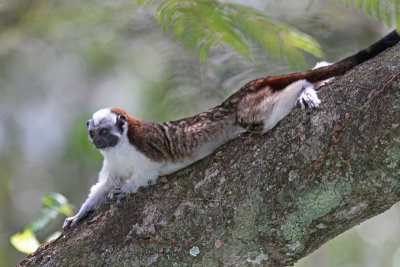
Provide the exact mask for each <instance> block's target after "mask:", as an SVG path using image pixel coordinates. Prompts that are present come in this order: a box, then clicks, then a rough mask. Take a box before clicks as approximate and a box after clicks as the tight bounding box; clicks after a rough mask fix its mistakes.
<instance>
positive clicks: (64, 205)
mask: <svg viewBox="0 0 400 267" xmlns="http://www.w3.org/2000/svg"><path fill="white" fill-rule="evenodd" d="M42 213H43V214H42V216H41V217H39V218H38V219H36V220H35V221H33V222H32V223H31V224H29V225H28V226H27V227H26V228H25V229H24V230H23V231H22V233H16V234H13V235H12V236H11V237H10V242H11V244H12V245H13V246H14V247H15V248H16V249H18V250H19V251H21V252H23V253H26V254H30V253H32V252H34V251H35V250H36V249H37V248H38V247H39V246H40V243H39V241H38V240H37V238H36V235H35V233H37V232H39V231H41V230H43V229H44V228H45V227H46V226H47V225H48V224H49V223H50V222H51V221H52V220H54V219H55V218H56V217H57V215H59V214H61V215H64V216H67V217H69V216H72V215H73V206H72V205H71V204H69V203H68V200H67V199H66V198H65V197H64V196H63V195H61V194H59V193H48V194H46V195H45V196H44V197H43V198H42ZM60 234H61V232H56V233H53V234H52V235H51V236H50V238H47V239H46V241H49V239H50V240H51V239H54V238H57V237H58V236H59V235H60Z"/></svg>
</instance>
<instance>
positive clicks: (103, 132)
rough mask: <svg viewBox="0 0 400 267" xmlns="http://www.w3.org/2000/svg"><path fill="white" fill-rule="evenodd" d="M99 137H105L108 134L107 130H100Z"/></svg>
mask: <svg viewBox="0 0 400 267" xmlns="http://www.w3.org/2000/svg"><path fill="white" fill-rule="evenodd" d="M99 133H100V135H106V134H108V129H107V128H102V129H100V132H99Z"/></svg>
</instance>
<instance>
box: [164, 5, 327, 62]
mask: <svg viewBox="0 0 400 267" xmlns="http://www.w3.org/2000/svg"><path fill="white" fill-rule="evenodd" d="M156 19H157V21H158V23H159V24H160V25H162V27H163V29H164V30H165V31H171V32H172V33H173V34H174V36H175V38H176V39H178V40H180V41H181V43H182V44H183V46H184V48H185V49H186V50H188V51H191V52H194V53H195V54H196V55H197V57H198V59H199V60H200V61H204V60H206V58H207V54H208V52H209V49H210V48H211V47H216V46H221V45H228V46H230V47H232V48H233V49H234V50H235V51H237V52H238V53H240V54H241V55H242V56H244V57H245V58H247V59H249V60H250V59H251V53H250V48H249V41H250V40H252V41H255V42H257V43H258V44H260V45H261V46H262V48H263V49H265V50H266V51H268V52H269V53H271V54H272V55H274V56H275V57H279V58H286V60H287V61H288V62H289V63H290V64H291V65H293V64H294V63H297V64H299V65H300V66H304V60H303V53H304V52H306V53H310V54H313V55H314V56H317V57H321V56H322V52H321V50H320V47H319V45H318V43H317V42H316V41H315V40H314V39H312V38H311V37H310V36H308V35H306V34H304V33H301V32H299V31H297V30H295V29H294V28H292V27H289V26H287V25H285V24H282V23H279V22H275V21H273V20H272V19H270V18H269V17H268V16H266V15H264V14H262V13H260V12H258V11H256V10H254V9H252V8H249V7H244V6H241V5H237V4H229V3H220V2H218V1H216V0H187V1H179V0H164V1H162V2H161V4H160V5H159V6H158V8H157V11H156Z"/></svg>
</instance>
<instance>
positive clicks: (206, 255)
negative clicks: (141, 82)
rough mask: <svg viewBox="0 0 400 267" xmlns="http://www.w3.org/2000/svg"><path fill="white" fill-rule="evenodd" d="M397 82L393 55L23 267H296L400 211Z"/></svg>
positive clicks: (107, 210)
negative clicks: (349, 233)
mask: <svg viewBox="0 0 400 267" xmlns="http://www.w3.org/2000/svg"><path fill="white" fill-rule="evenodd" d="M399 72H400V46H399V45H397V46H396V47H393V48H391V49H388V50H387V51H385V52H383V53H382V54H381V55H379V56H378V57H376V58H374V59H372V60H370V61H368V62H366V63H365V64H362V65H360V66H358V67H356V68H354V69H353V70H351V71H349V72H348V73H346V74H345V75H344V76H342V77H339V78H337V79H336V80H335V81H334V82H333V83H331V84H330V85H328V86H326V87H324V88H322V90H320V91H319V95H320V97H321V100H322V106H321V108H320V109H319V110H313V111H307V112H303V111H301V110H296V111H294V112H292V113H291V114H290V115H289V116H288V117H287V118H285V119H284V120H283V121H282V122H281V123H279V125H278V126H277V127H275V129H273V130H272V131H270V132H268V133H267V134H266V135H264V136H259V135H255V134H244V135H242V136H241V137H239V138H237V139H235V140H233V141H231V142H229V143H228V144H226V145H224V146H223V147H221V148H220V149H218V150H217V151H216V152H215V153H213V154H212V155H211V156H209V157H207V158H206V159H204V160H202V161H200V162H198V163H196V164H194V165H192V166H190V167H188V168H186V169H184V170H182V171H180V172H178V173H176V174H173V175H170V176H168V177H163V178H161V179H160V182H159V183H158V184H156V185H154V186H150V187H148V188H145V189H143V190H140V191H139V193H137V194H136V195H134V196H133V197H130V198H128V199H127V200H126V201H124V203H123V206H122V207H121V208H119V209H117V208H116V206H115V203H108V204H107V205H103V207H102V208H101V209H100V210H99V211H97V212H95V213H93V214H91V215H90V216H89V218H87V219H86V220H85V221H84V222H83V223H81V224H79V225H78V227H76V228H75V229H72V230H70V231H67V233H65V235H63V236H61V237H59V238H58V239H57V240H55V241H52V242H50V243H47V244H44V245H42V246H41V247H40V248H39V249H38V250H37V251H36V252H35V253H33V254H31V255H29V256H28V257H27V258H26V259H24V260H23V261H22V262H21V263H20V266H54V265H57V266H59V265H62V266H64V265H68V266H70V265H71V266H74V265H79V266H82V265H88V266H99V265H119V266H128V265H129V266H131V265H135V266H147V265H148V266H150V265H151V266H196V265H197V266H219V265H223V264H224V265H227V266H231V265H234V264H238V265H239V266H246V265H249V266H250V265H257V264H259V265H262V266H268V265H269V266H285V265H291V264H293V263H294V262H296V261H297V260H298V259H300V258H302V257H304V256H306V255H308V254H309V253H311V252H312V251H314V250H315V249H317V248H318V247H319V246H321V245H322V244H323V243H325V242H327V241H328V240H329V239H331V238H333V237H335V236H337V235H338V234H340V233H342V232H343V231H345V230H347V229H349V228H351V227H353V226H355V225H357V224H359V223H360V222H362V221H364V220H366V219H368V218H370V217H372V216H374V215H376V214H379V213H381V212H383V211H385V210H386V209H388V208H389V207H391V206H392V205H393V204H394V203H395V202H397V201H399V198H400V179H399V177H400V163H399V158H400V122H399V118H400V90H399V88H400V78H399ZM60 227H61V226H60ZM197 248H198V251H197ZM197 252H198V254H197V255H196V253H197ZM191 254H192V255H191ZM194 255H196V256H194Z"/></svg>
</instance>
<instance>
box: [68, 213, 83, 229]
mask: <svg viewBox="0 0 400 267" xmlns="http://www.w3.org/2000/svg"><path fill="white" fill-rule="evenodd" d="M80 220H82V218H79V217H78V215H75V216H73V217H69V218H67V219H65V221H64V224H63V229H64V231H65V230H67V229H69V228H73V227H75V226H76V224H77V223H78V222H79V221H80Z"/></svg>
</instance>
